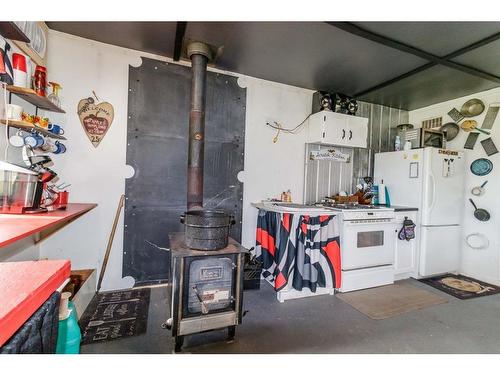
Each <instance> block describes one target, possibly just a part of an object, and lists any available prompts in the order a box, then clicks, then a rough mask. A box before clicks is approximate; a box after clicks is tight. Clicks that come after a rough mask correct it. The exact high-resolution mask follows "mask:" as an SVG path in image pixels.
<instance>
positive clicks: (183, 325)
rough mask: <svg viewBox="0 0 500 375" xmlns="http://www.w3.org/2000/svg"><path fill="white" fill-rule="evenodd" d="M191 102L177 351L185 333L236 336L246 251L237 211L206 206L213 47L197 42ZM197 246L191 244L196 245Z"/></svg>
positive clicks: (170, 323) (173, 325) (173, 285)
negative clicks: (235, 233) (232, 229)
mask: <svg viewBox="0 0 500 375" xmlns="http://www.w3.org/2000/svg"><path fill="white" fill-rule="evenodd" d="M187 54H188V57H189V58H190V59H191V63H192V64H191V66H192V82H191V107H190V112H189V138H188V163H187V208H188V210H189V211H188V212H186V213H185V214H184V215H183V216H181V222H183V223H184V224H185V225H186V233H185V234H186V235H187V237H185V234H184V233H173V234H170V235H169V239H170V256H171V262H170V264H171V272H170V278H171V279H170V280H169V281H170V282H169V284H168V285H169V298H170V306H171V317H170V318H169V319H168V320H167V321H166V322H165V323H164V327H165V328H169V329H171V330H172V336H173V337H174V338H175V351H176V352H178V351H180V350H181V349H182V345H183V342H184V336H186V335H190V334H193V333H200V332H206V331H211V330H214V329H221V328H227V330H228V338H229V339H233V337H234V335H235V333H236V326H237V325H238V324H240V323H241V318H242V311H241V309H242V304H243V261H244V256H243V255H244V253H245V252H246V250H245V249H244V248H243V247H242V246H241V245H240V244H239V243H237V242H236V241H235V240H234V239H232V238H228V240H227V241H226V238H227V236H228V232H229V226H230V225H231V224H232V221H233V220H232V218H231V215H229V214H226V213H223V212H218V211H213V210H204V209H203V167H204V147H205V145H204V143H205V96H206V73H207V72H206V70H207V62H208V61H209V60H210V59H211V58H212V56H213V52H212V49H211V48H210V46H208V45H206V44H204V43H200V42H191V43H190V44H189V45H188V46H187ZM190 246H191V247H190Z"/></svg>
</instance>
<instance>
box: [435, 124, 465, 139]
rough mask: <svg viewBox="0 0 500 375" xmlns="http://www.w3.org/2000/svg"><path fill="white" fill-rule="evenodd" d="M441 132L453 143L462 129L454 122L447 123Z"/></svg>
mask: <svg viewBox="0 0 500 375" xmlns="http://www.w3.org/2000/svg"><path fill="white" fill-rule="evenodd" d="M439 130H440V131H442V132H444V133H445V134H446V141H447V142H449V141H452V140H454V139H455V137H456V136H457V135H458V133H459V132H460V127H459V126H458V125H457V124H456V123H454V122H447V123H446V124H444V125H443V126H441V127H440V128H439Z"/></svg>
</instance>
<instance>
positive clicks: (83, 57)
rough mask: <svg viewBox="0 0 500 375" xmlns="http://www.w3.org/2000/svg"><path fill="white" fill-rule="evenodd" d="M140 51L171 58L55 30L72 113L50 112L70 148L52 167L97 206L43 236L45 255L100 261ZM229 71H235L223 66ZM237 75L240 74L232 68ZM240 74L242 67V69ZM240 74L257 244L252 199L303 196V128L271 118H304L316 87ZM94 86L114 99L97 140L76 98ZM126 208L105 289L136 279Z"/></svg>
mask: <svg viewBox="0 0 500 375" xmlns="http://www.w3.org/2000/svg"><path fill="white" fill-rule="evenodd" d="M140 56H146V57H150V58H157V59H160V60H163V61H170V60H169V59H166V58H163V57H159V56H154V55H151V54H146V53H142V52H139V51H133V50H129V49H124V48H120V47H115V46H110V45H106V44H103V43H98V42H94V41H91V40H87V39H82V38H79V37H75V36H71V35H68V34H64V33H59V32H56V31H50V33H49V43H48V67H47V69H48V75H49V79H50V80H51V81H52V80H54V81H56V82H59V83H60V84H61V85H62V87H63V89H62V91H61V102H62V107H63V108H64V109H65V110H66V112H67V113H66V114H53V113H50V114H49V115H50V119H51V121H53V122H55V123H59V124H60V125H62V126H63V127H64V129H65V130H66V134H65V135H66V136H67V138H68V141H67V142H66V144H67V148H68V151H67V153H66V154H63V155H55V156H54V160H55V166H54V169H55V170H56V171H57V172H58V173H59V176H60V178H61V181H66V182H68V183H71V184H72V186H71V188H70V189H69V190H70V201H71V202H93V203H97V204H98V207H97V208H96V209H94V210H93V211H91V212H90V213H88V214H86V215H83V216H82V217H81V218H79V219H77V220H76V221H74V222H73V223H71V224H69V225H68V226H67V227H66V228H64V229H63V230H61V231H59V232H57V233H56V234H54V235H53V236H51V237H49V238H48V239H46V240H44V241H43V242H42V243H41V244H40V257H41V258H44V257H47V258H49V259H55V258H69V259H70V260H71V262H72V265H73V268H74V269H78V268H99V267H100V265H101V264H102V258H103V253H104V250H105V247H106V242H107V238H108V235H109V231H110V229H111V225H112V221H113V217H114V214H115V210H116V206H117V204H118V200H119V198H120V195H121V194H123V193H124V191H125V177H126V176H127V175H128V173H129V172H128V168H127V167H126V165H125V160H126V129H127V102H128V70H129V65H130V64H131V65H133V66H138V65H139V64H140V63H141V60H140ZM222 73H226V74H233V73H228V72H222ZM233 75H236V74H233ZM236 76H238V75H236ZM239 77H240V80H239V82H240V84H241V85H242V86H243V87H247V110H246V111H247V112H246V116H247V120H246V135H245V140H246V144H245V171H244V173H242V176H241V178H242V180H244V181H245V185H244V202H243V203H244V207H243V241H242V242H243V244H244V245H245V246H247V247H251V246H253V245H254V241H255V223H256V209H254V208H253V207H251V206H250V203H251V202H253V201H259V200H261V199H264V198H268V197H277V196H279V195H280V193H281V192H282V191H283V190H286V189H290V190H291V191H292V196H293V198H294V200H296V201H301V200H302V194H303V192H302V190H303V178H304V177H303V176H304V149H305V146H304V142H305V138H304V137H305V135H304V134H299V135H297V136H292V135H287V134H281V135H280V138H279V140H278V142H277V143H276V144H274V143H273V142H272V139H273V138H274V136H275V132H274V131H273V130H271V129H269V128H268V127H266V125H265V121H266V120H269V119H272V120H277V121H281V122H282V123H283V124H284V125H285V126H287V127H293V126H295V125H296V124H298V123H300V122H301V121H302V120H303V119H304V118H305V117H306V115H307V114H308V113H309V110H310V105H311V98H312V91H310V90H305V89H299V88H295V87H290V86H286V85H281V84H277V83H273V82H268V81H263V80H259V79H255V78H251V77H243V76H239ZM92 90H94V91H95V92H96V94H97V96H98V97H99V99H101V100H106V101H108V102H110V103H112V104H113V106H114V109H115V119H114V121H113V124H112V126H111V128H110V129H109V131H108V133H107V134H106V136H105V138H104V140H103V141H102V142H101V144H100V145H99V147H98V148H94V147H93V146H92V144H91V143H90V141H89V140H88V139H87V137H86V135H85V133H84V131H83V129H82V126H81V124H80V121H79V119H78V116H77V114H76V108H77V103H78V101H79V100H80V99H82V98H85V97H88V96H90V95H91V94H92ZM122 250H123V216H122V217H121V219H120V222H119V225H118V229H117V232H116V236H115V241H114V244H113V248H112V251H111V257H110V259H109V263H108V268H107V272H106V277H105V279H104V282H103V289H115V288H121V287H127V286H130V285H131V283H130V280H122V278H121V276H122V275H121V270H122V258H123V253H122Z"/></svg>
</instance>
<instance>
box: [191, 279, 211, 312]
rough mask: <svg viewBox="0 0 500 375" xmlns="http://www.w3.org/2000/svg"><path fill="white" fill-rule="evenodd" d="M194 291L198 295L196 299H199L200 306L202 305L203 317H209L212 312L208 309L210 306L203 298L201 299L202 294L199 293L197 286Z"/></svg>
mask: <svg viewBox="0 0 500 375" xmlns="http://www.w3.org/2000/svg"><path fill="white" fill-rule="evenodd" d="M193 290H194V293H195V294H196V297H198V301H200V304H201V313H202V314H203V315H207V314H208V313H209V312H210V310H209V309H208V306H207V304H206V303H205V301H203V298H202V297H201V294H200V292H199V291H198V288H197V287H196V285H195V286H193Z"/></svg>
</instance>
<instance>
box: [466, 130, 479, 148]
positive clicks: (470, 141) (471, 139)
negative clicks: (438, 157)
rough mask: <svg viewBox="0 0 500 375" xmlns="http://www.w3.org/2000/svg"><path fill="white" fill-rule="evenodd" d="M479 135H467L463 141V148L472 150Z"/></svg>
mask: <svg viewBox="0 0 500 375" xmlns="http://www.w3.org/2000/svg"><path fill="white" fill-rule="evenodd" d="M478 137H479V133H469V135H468V136H467V140H466V141H465V144H464V148H466V149H467V150H474V146H475V145H476V142H477V138H478Z"/></svg>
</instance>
